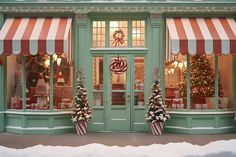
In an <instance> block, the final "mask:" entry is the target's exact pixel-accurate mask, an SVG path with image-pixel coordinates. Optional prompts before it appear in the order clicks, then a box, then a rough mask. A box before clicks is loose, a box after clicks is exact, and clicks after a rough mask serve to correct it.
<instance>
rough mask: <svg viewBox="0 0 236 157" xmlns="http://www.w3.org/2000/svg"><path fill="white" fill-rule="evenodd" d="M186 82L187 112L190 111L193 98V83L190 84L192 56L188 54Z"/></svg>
mask: <svg viewBox="0 0 236 157" xmlns="http://www.w3.org/2000/svg"><path fill="white" fill-rule="evenodd" d="M186 81H187V89H186V92H187V110H190V102H191V100H190V99H191V97H190V94H191V93H190V91H191V90H190V87H191V84H190V83H191V82H190V56H189V54H188V53H187V73H186Z"/></svg>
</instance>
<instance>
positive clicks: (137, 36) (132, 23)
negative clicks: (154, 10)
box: [92, 20, 146, 48]
mask: <svg viewBox="0 0 236 157" xmlns="http://www.w3.org/2000/svg"><path fill="white" fill-rule="evenodd" d="M145 33H146V31H145V20H112V21H93V22H92V47H94V48H104V47H111V48H116V47H117V48H125V47H145V39H146V38H145Z"/></svg>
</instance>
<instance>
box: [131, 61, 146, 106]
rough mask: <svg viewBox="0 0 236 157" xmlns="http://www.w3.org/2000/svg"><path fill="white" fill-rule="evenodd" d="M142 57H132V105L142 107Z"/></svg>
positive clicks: (143, 71)
mask: <svg viewBox="0 0 236 157" xmlns="http://www.w3.org/2000/svg"><path fill="white" fill-rule="evenodd" d="M144 73H145V68H144V57H134V90H135V92H134V105H138V106H143V105H144V80H145V77H144V76H145V75H144Z"/></svg>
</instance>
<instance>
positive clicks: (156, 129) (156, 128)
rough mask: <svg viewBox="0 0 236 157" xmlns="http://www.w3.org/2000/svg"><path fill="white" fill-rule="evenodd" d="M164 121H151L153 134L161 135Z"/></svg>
mask: <svg viewBox="0 0 236 157" xmlns="http://www.w3.org/2000/svg"><path fill="white" fill-rule="evenodd" d="M163 126H164V122H154V123H150V127H151V130H152V134H153V135H161V134H162V132H163Z"/></svg>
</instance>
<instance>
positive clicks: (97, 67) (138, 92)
mask: <svg viewBox="0 0 236 157" xmlns="http://www.w3.org/2000/svg"><path fill="white" fill-rule="evenodd" d="M144 60H145V57H144V56H137V55H123V54H122V55H119V56H118V55H100V56H94V57H93V82H94V83H93V97H94V101H93V102H94V103H93V119H92V125H91V128H92V131H145V130H146V125H145V121H144V115H145V110H146V107H145V105H144V104H145V103H144V98H145V97H144V93H145V90H144V84H145V83H144V82H145V81H144V75H145V65H144Z"/></svg>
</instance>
